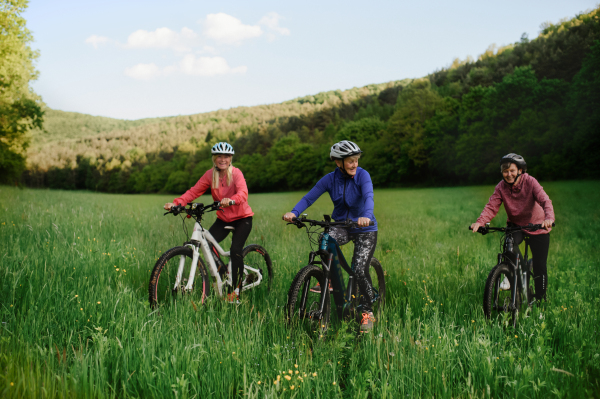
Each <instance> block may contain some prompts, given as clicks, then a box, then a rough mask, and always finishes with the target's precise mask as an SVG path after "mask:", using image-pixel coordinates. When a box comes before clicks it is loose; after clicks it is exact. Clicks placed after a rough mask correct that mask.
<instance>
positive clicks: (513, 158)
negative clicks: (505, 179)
mask: <svg viewBox="0 0 600 399" xmlns="http://www.w3.org/2000/svg"><path fill="white" fill-rule="evenodd" d="M506 162H510V163H514V164H515V165H517V168H519V169H523V173H525V172H527V163H526V162H525V160H524V159H523V157H522V156H520V155H518V154H515V153H513V152H511V153H510V154H506V155H505V156H503V157H502V159H501V160H500V165H502V164H504V163H506Z"/></svg>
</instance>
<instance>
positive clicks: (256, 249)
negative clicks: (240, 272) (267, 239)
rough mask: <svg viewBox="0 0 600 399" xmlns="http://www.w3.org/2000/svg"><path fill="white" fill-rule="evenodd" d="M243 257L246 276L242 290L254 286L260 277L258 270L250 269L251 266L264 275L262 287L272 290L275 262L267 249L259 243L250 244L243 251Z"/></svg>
mask: <svg viewBox="0 0 600 399" xmlns="http://www.w3.org/2000/svg"><path fill="white" fill-rule="evenodd" d="M242 257H243V258H244V278H243V280H242V290H244V289H246V288H245V287H252V288H254V287H253V284H256V282H257V281H258V279H259V276H257V275H256V272H254V271H252V270H250V269H248V268H247V267H248V266H249V267H251V268H253V269H256V270H258V273H260V274H261V275H262V282H261V284H260V286H261V287H266V289H267V291H269V290H271V283H272V282H273V263H272V262H271V257H270V256H269V254H268V253H267V250H266V249H264V248H263V247H261V246H260V245H258V244H250V245H248V246H247V247H246V248H244V250H243V251H242Z"/></svg>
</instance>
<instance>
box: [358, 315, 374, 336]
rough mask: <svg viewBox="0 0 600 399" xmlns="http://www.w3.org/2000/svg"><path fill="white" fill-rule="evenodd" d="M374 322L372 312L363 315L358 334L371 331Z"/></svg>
mask: <svg viewBox="0 0 600 399" xmlns="http://www.w3.org/2000/svg"><path fill="white" fill-rule="evenodd" d="M374 321H375V317H373V312H369V313H363V314H362V320H361V322H360V332H369V331H371V330H372V329H373V322H374Z"/></svg>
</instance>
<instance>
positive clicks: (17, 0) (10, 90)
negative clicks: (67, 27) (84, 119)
mask: <svg viewBox="0 0 600 399" xmlns="http://www.w3.org/2000/svg"><path fill="white" fill-rule="evenodd" d="M27 3H28V2H27V0H0V182H4V183H7V182H12V181H15V180H16V179H18V178H19V176H20V175H21V172H22V171H23V170H24V169H25V155H24V154H25V150H26V149H27V146H28V145H29V139H28V137H27V135H26V133H27V132H28V131H29V130H31V129H33V128H35V127H37V128H40V129H41V127H42V120H43V119H42V117H43V111H42V108H41V107H42V102H41V100H40V98H39V97H38V96H37V95H36V94H35V93H34V92H33V91H32V90H31V88H30V87H29V83H30V82H31V81H32V80H35V79H36V78H37V71H36V70H35V68H34V66H33V62H34V61H35V59H36V58H37V57H38V53H37V52H35V51H33V50H32V49H31V47H29V43H30V42H31V41H32V40H33V37H32V35H31V33H30V32H29V30H28V29H27V27H26V26H25V19H24V18H23V17H22V16H21V13H22V12H23V11H24V10H25V8H27Z"/></svg>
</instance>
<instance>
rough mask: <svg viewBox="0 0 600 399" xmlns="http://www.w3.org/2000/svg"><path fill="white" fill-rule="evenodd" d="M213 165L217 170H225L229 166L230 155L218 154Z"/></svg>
mask: <svg viewBox="0 0 600 399" xmlns="http://www.w3.org/2000/svg"><path fill="white" fill-rule="evenodd" d="M215 165H217V168H218V169H219V170H227V168H228V167H229V165H231V155H227V154H219V155H217V158H216V159H215Z"/></svg>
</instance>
